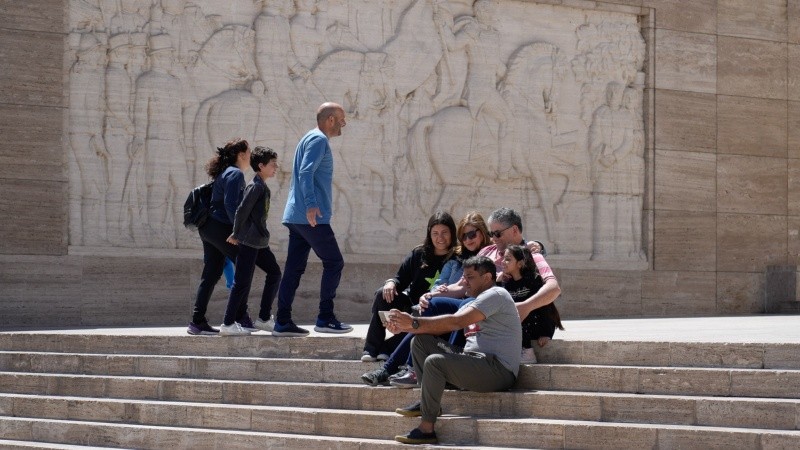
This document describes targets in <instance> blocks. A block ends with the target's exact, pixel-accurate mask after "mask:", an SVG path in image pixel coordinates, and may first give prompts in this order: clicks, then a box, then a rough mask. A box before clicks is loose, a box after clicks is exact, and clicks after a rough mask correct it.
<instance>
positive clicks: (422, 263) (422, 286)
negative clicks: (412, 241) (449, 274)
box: [387, 246, 453, 305]
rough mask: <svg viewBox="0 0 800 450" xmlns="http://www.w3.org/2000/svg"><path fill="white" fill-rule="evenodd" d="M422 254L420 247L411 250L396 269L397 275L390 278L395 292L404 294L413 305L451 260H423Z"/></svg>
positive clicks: (434, 258) (442, 258) (428, 257)
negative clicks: (393, 283) (395, 289)
mask: <svg viewBox="0 0 800 450" xmlns="http://www.w3.org/2000/svg"><path fill="white" fill-rule="evenodd" d="M423 253H424V252H423V249H422V246H419V247H416V248H415V249H414V250H411V253H409V254H408V255H407V256H406V258H405V259H404V260H403V262H402V264H400V268H399V269H397V275H395V276H394V278H390V280H393V281H394V282H395V286H396V288H397V292H405V293H406V295H408V297H409V298H410V299H411V303H412V304H414V305H416V304H417V303H418V302H419V298H420V297H421V296H422V294H424V293H426V292H428V291H429V290H430V288H431V286H433V283H434V282H435V281H436V279H437V278H439V273H440V272H441V271H442V266H444V263H446V262H447V261H448V260H450V259H451V258H453V256H436V255H429V256H427V257H426V258H424V259H423ZM387 281H388V280H387Z"/></svg>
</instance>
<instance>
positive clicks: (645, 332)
mask: <svg viewBox="0 0 800 450" xmlns="http://www.w3.org/2000/svg"><path fill="white" fill-rule="evenodd" d="M298 325H300V326H301V327H303V328H306V329H308V330H311V334H310V336H314V337H326V338H337V337H347V338H362V339H363V338H364V336H366V332H367V325H365V324H354V325H353V328H354V331H353V332H352V333H347V334H340V335H336V334H326V333H317V332H315V331H313V328H314V326H313V324H303V323H300V324H298ZM564 327H565V328H566V330H565V331H556V335H555V339H558V340H563V341H615V342H626V341H630V342H709V343H754V344H762V343H763V344H800V315H755V316H734V317H689V318H652V319H638V318H637V319H597V320H565V321H564ZM10 331H11V330H5V331H0V334H2V333H8V332H10ZM24 332H25V333H30V334H37V333H48V334H53V333H63V334H90V335H120V336H136V335H141V336H185V335H186V328H185V327H184V326H181V327H130V328H80V329H78V328H70V329H59V330H53V329H49V330H41V331H39V330H27V329H26V330H24ZM254 336H265V337H266V336H268V334H267V333H264V332H258V333H255V334H254ZM282 339H286V338H282Z"/></svg>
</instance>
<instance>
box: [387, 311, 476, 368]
mask: <svg viewBox="0 0 800 450" xmlns="http://www.w3.org/2000/svg"><path fill="white" fill-rule="evenodd" d="M472 300H474V299H473V298H472V297H470V298H448V297H433V298H432V299H431V303H430V305H429V306H428V308H427V309H426V310H425V312H423V313H422V317H434V316H442V315H445V314H454V313H455V312H456V311H458V308H460V307H461V305H463V304H464V303H466V302H468V301H472ZM459 336H460V338H459ZM413 338H414V335H413V334H411V333H408V334H406V335H405V337H404V338H403V340H402V341H400V344H398V345H397V348H395V349H394V351H393V352H392V354H391V355H390V356H389V359H387V360H386V362H385V363H383V368H384V369H386V371H387V372H388V373H390V374H391V373H397V371H398V370H400V366H402V365H403V364H406V365H408V366H409V367H411V339H413ZM463 338H464V333H463V331H461V330H457V331H453V332H452V333H451V334H450V344H453V345H456V346H459V347H463V346H464V341H463Z"/></svg>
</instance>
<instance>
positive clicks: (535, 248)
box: [528, 241, 542, 253]
mask: <svg viewBox="0 0 800 450" xmlns="http://www.w3.org/2000/svg"><path fill="white" fill-rule="evenodd" d="M528 250H530V251H531V253H541V252H542V246H541V245H539V243H538V242H536V241H530V242H528Z"/></svg>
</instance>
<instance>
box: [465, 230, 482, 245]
mask: <svg viewBox="0 0 800 450" xmlns="http://www.w3.org/2000/svg"><path fill="white" fill-rule="evenodd" d="M479 232H480V230H472V231H467V232H466V233H464V234H462V235H461V241H462V242H463V241H466V240H470V239H475V236H477V235H478V233H479Z"/></svg>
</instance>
